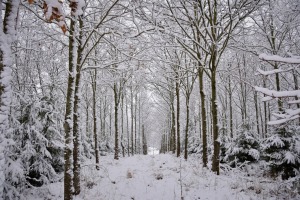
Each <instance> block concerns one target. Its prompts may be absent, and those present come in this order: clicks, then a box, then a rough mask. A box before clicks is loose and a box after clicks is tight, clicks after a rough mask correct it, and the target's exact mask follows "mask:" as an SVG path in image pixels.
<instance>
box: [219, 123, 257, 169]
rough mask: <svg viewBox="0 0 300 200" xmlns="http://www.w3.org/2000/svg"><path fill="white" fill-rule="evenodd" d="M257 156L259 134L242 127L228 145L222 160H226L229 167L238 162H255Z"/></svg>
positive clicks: (234, 165)
mask: <svg viewBox="0 0 300 200" xmlns="http://www.w3.org/2000/svg"><path fill="white" fill-rule="evenodd" d="M259 158H260V152H259V136H258V135H257V134H256V133H254V132H253V131H251V130H248V129H246V128H244V129H242V130H241V131H240V132H239V133H237V136H236V137H235V138H234V140H233V142H232V143H230V144H229V145H228V147H227V151H226V152H225V157H224V161H225V162H228V164H229V165H230V166H231V167H236V165H237V164H238V163H240V164H241V163H244V162H246V161H248V162H255V161H258V160H259Z"/></svg>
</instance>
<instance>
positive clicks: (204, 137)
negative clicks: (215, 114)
mask: <svg viewBox="0 0 300 200" xmlns="http://www.w3.org/2000/svg"><path fill="white" fill-rule="evenodd" d="M198 77H199V88H200V98H201V113H202V117H201V122H202V145H203V146H202V148H203V152H202V161H203V167H207V162H208V159H207V128H206V126H207V124H206V118H207V117H206V108H205V93H204V85H203V69H201V68H200V69H199V71H198Z"/></svg>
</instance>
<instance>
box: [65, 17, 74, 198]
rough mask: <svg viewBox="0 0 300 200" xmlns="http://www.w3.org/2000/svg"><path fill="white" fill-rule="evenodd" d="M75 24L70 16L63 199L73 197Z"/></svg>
mask: <svg viewBox="0 0 300 200" xmlns="http://www.w3.org/2000/svg"><path fill="white" fill-rule="evenodd" d="M75 24H76V21H75V19H74V18H71V22H70V29H69V32H70V36H69V76H68V88H67V98H66V112H65V121H64V130H65V149H64V161H65V169H64V199H65V200H70V199H73V189H72V188H73V173H72V172H73V163H72V158H73V157H72V156H73V152H72V150H73V149H72V146H73V142H72V136H73V135H72V125H71V123H72V107H73V97H74V84H75V77H74V76H73V73H74V70H75V63H74V56H75V55H74V52H75V47H74V44H75V35H74V31H75Z"/></svg>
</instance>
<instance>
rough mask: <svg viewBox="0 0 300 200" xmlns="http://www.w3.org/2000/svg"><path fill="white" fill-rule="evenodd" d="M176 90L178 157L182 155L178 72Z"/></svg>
mask: <svg viewBox="0 0 300 200" xmlns="http://www.w3.org/2000/svg"><path fill="white" fill-rule="evenodd" d="M175 91H176V101H177V102H176V103H177V113H176V114H177V118H176V124H177V157H179V156H180V120H179V119H180V96H179V95H180V93H179V76H178V73H176V84H175Z"/></svg>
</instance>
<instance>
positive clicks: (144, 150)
mask: <svg viewBox="0 0 300 200" xmlns="http://www.w3.org/2000/svg"><path fill="white" fill-rule="evenodd" d="M142 137H143V139H142V141H143V154H144V155H147V153H148V147H147V138H146V135H145V126H144V124H143V125H142Z"/></svg>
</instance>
